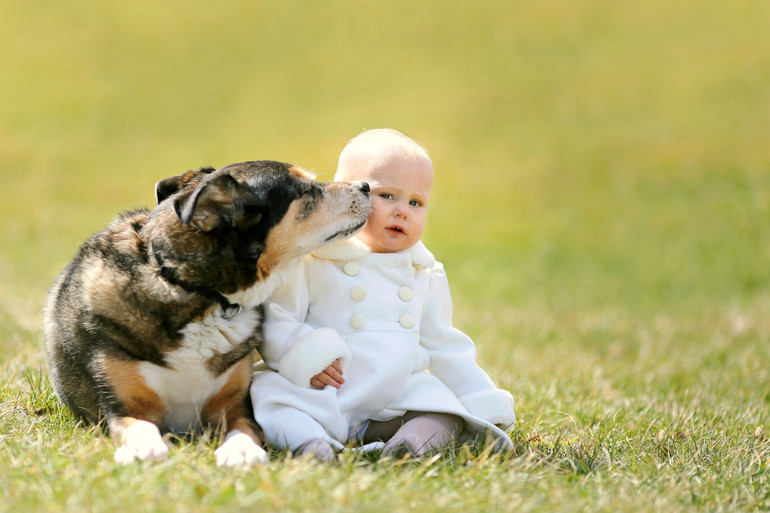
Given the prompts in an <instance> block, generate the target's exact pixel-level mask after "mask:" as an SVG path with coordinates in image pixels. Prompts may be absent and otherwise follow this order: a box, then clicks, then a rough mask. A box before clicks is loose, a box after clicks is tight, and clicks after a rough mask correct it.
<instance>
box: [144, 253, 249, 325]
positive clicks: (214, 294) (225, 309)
mask: <svg viewBox="0 0 770 513" xmlns="http://www.w3.org/2000/svg"><path fill="white" fill-rule="evenodd" d="M152 254H153V255H154V257H155V260H156V261H157V262H158V265H159V266H160V276H161V277H162V278H163V279H164V280H166V281H167V282H169V283H171V284H172V285H176V286H177V287H181V288H182V289H184V290H185V291H187V292H190V293H193V294H198V295H200V296H203V297H205V298H209V299H211V300H213V301H216V302H217V303H219V307H220V308H221V309H222V318H223V319H224V320H226V321H230V320H233V319H235V318H236V317H238V314H240V313H241V310H243V307H242V306H241V305H239V304H238V303H231V302H230V301H228V300H227V298H226V297H225V296H224V295H222V293H221V292H218V291H216V290H210V289H207V288H202V287H196V286H194V285H190V284H189V283H185V282H184V281H182V280H180V279H179V277H178V276H177V274H176V271H175V270H174V269H173V268H171V267H166V266H164V265H163V257H162V256H161V254H160V252H158V251H153V252H152Z"/></svg>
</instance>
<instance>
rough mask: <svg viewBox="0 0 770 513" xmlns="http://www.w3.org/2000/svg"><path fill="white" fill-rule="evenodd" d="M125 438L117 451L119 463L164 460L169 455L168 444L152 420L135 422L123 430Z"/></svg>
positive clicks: (116, 455) (116, 458)
mask: <svg viewBox="0 0 770 513" xmlns="http://www.w3.org/2000/svg"><path fill="white" fill-rule="evenodd" d="M123 440H124V442H123V445H122V446H120V447H118V449H117V450H116V451H115V461H117V462H118V463H132V462H133V461H135V460H142V461H144V460H163V459H166V457H167V456H168V446H167V445H166V442H164V441H163V437H162V436H160V430H159V429H158V427H157V426H156V425H155V424H153V423H152V422H147V421H145V420H139V421H136V422H134V423H133V424H131V425H130V426H129V427H128V428H126V430H125V431H124V432H123Z"/></svg>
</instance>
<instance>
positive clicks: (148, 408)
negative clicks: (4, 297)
mask: <svg viewBox="0 0 770 513" xmlns="http://www.w3.org/2000/svg"><path fill="white" fill-rule="evenodd" d="M155 190H156V197H157V200H158V206H157V207H156V208H155V209H154V210H152V211H149V210H147V209H140V210H133V211H129V212H124V213H122V214H120V215H119V216H118V217H117V218H116V219H115V220H114V221H113V222H112V223H111V224H110V225H109V226H108V227H107V228H105V229H104V230H102V231H100V232H98V233H96V234H95V235H93V236H92V237H91V238H89V239H88V240H87V241H86V242H85V243H84V244H83V245H82V246H81V248H80V250H79V252H78V253H77V255H76V256H75V258H74V260H73V261H72V262H71V263H70V264H69V265H68V266H67V267H66V268H65V269H64V271H63V272H62V273H61V275H60V276H59V277H58V279H57V280H56V282H55V284H54V286H53V287H52V289H51V291H50V292H49V294H48V297H47V299H46V304H45V308H44V320H43V325H44V334H45V339H46V357H47V361H48V367H49V371H50V375H51V382H52V384H53V386H54V389H55V391H56V394H57V396H58V397H59V398H60V399H61V401H62V402H63V403H64V404H66V405H67V406H68V407H70V408H71V409H72V410H73V411H74V412H75V413H76V414H78V415H80V416H82V417H84V418H85V419H86V420H88V421H90V422H99V421H100V420H102V419H103V420H105V421H106V423H107V426H108V428H109V430H110V433H111V434H112V435H113V437H114V438H116V439H117V440H118V443H119V444H120V446H119V448H118V449H117V451H116V452H115V458H116V460H118V461H121V462H128V461H133V460H135V459H140V460H145V459H158V458H165V457H166V455H167V453H168V447H167V446H166V444H165V442H164V441H163V438H162V432H164V431H170V432H174V433H189V432H196V431H199V430H200V429H204V428H216V427H219V428H220V429H221V430H222V431H221V432H222V433H223V434H225V433H226V436H224V437H223V438H224V441H223V442H222V444H221V445H220V447H219V448H218V449H217V451H216V456H217V463H218V464H219V465H226V466H236V465H249V464H252V463H257V462H264V461H266V459H267V456H266V453H265V451H264V450H263V449H262V447H261V442H260V439H259V436H258V435H257V426H255V424H254V422H253V420H252V416H251V412H250V401H249V398H248V388H249V384H250V382H251V375H252V363H253V361H254V358H255V349H258V347H259V344H260V342H261V340H262V331H261V324H262V319H263V311H262V307H261V304H262V302H263V301H264V300H265V299H266V298H267V297H268V296H269V295H270V293H271V292H272V291H273V290H274V289H275V287H277V286H278V285H279V284H280V283H281V281H282V280H283V279H284V276H285V275H286V274H287V273H288V270H289V269H290V264H291V262H292V261H293V260H294V259H296V258H298V257H300V256H302V255H304V254H306V253H309V252H311V251H313V250H315V249H317V248H319V247H320V246H322V245H324V244H327V243H331V242H334V241H338V240H342V239H344V238H347V237H350V236H352V235H353V234H354V233H355V232H356V231H358V230H359V229H360V228H361V227H362V226H363V225H364V223H365V222H366V218H367V216H368V213H369V208H370V204H369V198H368V194H367V193H368V185H366V184H365V183H363V182H358V183H350V184H348V183H328V184H324V183H319V182H316V181H315V180H314V179H313V177H312V176H311V175H310V174H308V173H306V172H305V171H302V170H301V169H299V168H297V167H293V166H291V165H289V164H285V163H280V162H273V161H256V162H242V163H238V164H230V165H228V166H225V167H223V168H221V169H218V170H214V169H212V168H204V169H200V170H197V171H189V172H187V173H184V174H182V175H178V176H173V177H170V178H166V179H164V180H161V181H160V182H158V183H157V185H156V189H155Z"/></svg>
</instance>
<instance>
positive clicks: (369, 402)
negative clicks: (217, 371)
mask: <svg viewBox="0 0 770 513" xmlns="http://www.w3.org/2000/svg"><path fill="white" fill-rule="evenodd" d="M351 261H355V263H356V264H357V265H356V266H348V267H347V269H348V273H347V274H346V273H345V271H344V270H343V267H345V264H346V263H348V262H351ZM351 274H353V275H351ZM361 286H362V287H364V288H365V289H366V295H365V297H364V298H363V299H362V300H358V301H357V300H355V299H354V298H353V297H351V291H352V289H353V288H354V287H361ZM404 287H407V288H409V289H411V290H412V291H413V292H414V294H413V297H411V299H409V300H406V301H405V300H403V299H401V298H400V297H399V291H402V292H401V295H402V296H404V293H403V290H402V289H403V288H404ZM353 296H355V297H357V298H358V299H360V294H353ZM404 297H407V298H408V297H409V295H408V294H407V295H405V296H404ZM265 314H266V321H265V342H264V344H263V345H262V346H261V347H260V354H261V355H262V358H263V359H264V361H265V364H266V365H267V367H268V368H269V370H262V371H258V372H255V374H254V381H253V383H252V387H251V397H252V401H253V403H254V411H255V417H256V420H257V422H258V423H259V424H260V426H261V427H262V429H263V430H264V432H265V436H266V438H267V440H268V442H270V443H271V444H273V445H275V446H278V447H289V448H291V449H296V448H297V447H299V446H300V445H302V443H304V442H305V441H307V440H309V439H311V438H324V439H327V440H329V441H331V442H332V443H334V444H335V445H336V446H338V447H341V445H340V444H344V443H345V441H346V440H347V437H348V432H349V430H350V429H351V428H354V427H355V426H357V425H359V424H361V423H362V422H364V421H366V420H367V419H372V420H389V419H392V418H395V417H398V416H402V415H403V414H404V413H405V412H407V411H426V412H437V413H452V414H455V415H459V416H461V417H463V418H465V420H466V428H468V429H470V430H471V431H472V432H474V433H479V432H482V433H483V432H491V433H492V434H493V435H494V436H495V437H496V438H497V442H498V445H499V446H500V447H510V446H511V441H510V438H509V437H508V435H507V434H505V432H503V431H502V430H501V429H499V428H498V427H497V426H503V427H506V428H507V427H511V426H513V424H514V423H515V420H516V417H515V413H514V403H513V398H512V397H511V394H510V393H509V392H507V391H505V390H501V389H498V388H497V387H496V386H495V384H494V383H493V382H492V380H491V379H490V378H489V376H488V375H487V374H486V372H484V370H483V369H481V367H479V365H478V364H477V363H476V361H475V358H476V348H475V346H474V344H473V342H472V341H471V340H470V338H469V337H468V336H467V335H465V334H464V333H462V332H460V331H459V330H457V329H455V328H454V327H453V326H452V305H451V299H450V295H449V284H448V282H447V279H446V275H445V274H444V269H443V266H442V265H441V264H440V263H439V262H436V260H435V259H434V258H433V255H432V254H431V253H430V252H429V251H428V250H427V249H426V248H425V246H423V244H422V243H417V244H416V245H415V246H413V247H412V248H410V249H408V250H406V251H404V252H400V253H371V252H370V251H369V250H368V248H367V247H366V246H364V245H363V244H362V243H361V242H360V241H358V240H357V239H351V240H349V241H345V242H343V243H338V244H334V245H332V246H328V247H326V248H323V249H322V250H321V251H319V252H316V253H315V254H313V255H309V256H307V257H305V258H303V259H301V260H300V261H299V263H298V265H297V267H296V269H295V270H294V272H293V273H292V275H291V276H290V278H289V279H288V281H287V282H286V284H285V285H284V286H283V287H281V288H280V289H278V290H277V291H276V292H275V293H274V294H273V296H272V297H271V298H270V300H269V301H268V302H267V304H266V308H265ZM353 316H356V317H357V320H356V322H353V323H351V317H353ZM409 316H411V318H413V319H414V320H416V323H415V324H414V326H411V327H410V325H411V324H412V323H411V322H404V320H405V319H406V320H407V321H408V320H409ZM361 317H363V319H364V323H363V327H362V328H359V329H356V328H354V327H351V324H353V325H354V326H360V324H357V322H359V321H360V318H361ZM405 326H406V327H405ZM298 348H299V349H298ZM345 350H347V351H348V352H347V353H346V351H345ZM335 355H339V356H335ZM337 357H342V358H343V362H344V369H343V370H344V378H345V384H344V385H342V388H341V389H340V390H336V389H334V388H332V387H326V388H325V389H323V390H319V389H316V388H313V387H311V385H310V378H311V377H312V376H313V375H315V374H316V373H317V372H319V371H320V370H321V369H324V368H326V366H328V365H330V364H331V363H332V362H333V361H334V360H335V359H336V358H337ZM348 358H349V361H348ZM298 369H299V370H298ZM316 369H318V370H316ZM311 373H312V374H311ZM373 447H376V446H373Z"/></svg>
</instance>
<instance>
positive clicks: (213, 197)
mask: <svg viewBox="0 0 770 513" xmlns="http://www.w3.org/2000/svg"><path fill="white" fill-rule="evenodd" d="M256 202H257V199H256V198H255V197H254V194H253V193H252V192H251V190H249V188H248V187H246V186H243V185H241V184H240V183H238V181H237V180H236V179H235V178H233V177H232V176H230V175H228V174H226V173H222V174H220V175H219V176H216V177H213V179H210V180H206V181H204V182H203V183H202V184H200V185H199V186H198V187H196V188H195V189H194V190H192V191H190V192H189V193H188V194H184V193H183V194H181V195H179V196H178V197H177V198H176V199H175V200H174V210H175V211H176V214H177V216H178V217H179V220H180V221H181V222H182V224H183V225H185V226H193V227H195V228H197V229H198V230H200V231H202V232H210V231H212V230H216V229H221V228H231V227H233V226H235V224H236V223H239V222H240V221H241V218H242V217H243V216H244V214H245V213H246V212H245V208H244V207H245V206H246V205H249V206H250V207H251V208H249V209H248V215H249V216H250V219H249V221H250V222H251V223H256V222H258V221H259V218H260V217H261V215H260V214H258V213H255V209H254V208H253V207H254V205H255V203H256Z"/></svg>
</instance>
